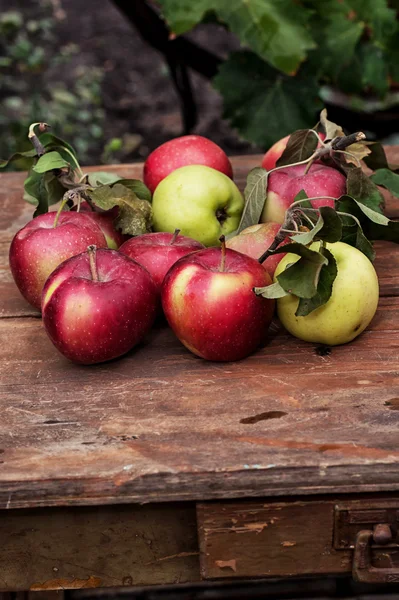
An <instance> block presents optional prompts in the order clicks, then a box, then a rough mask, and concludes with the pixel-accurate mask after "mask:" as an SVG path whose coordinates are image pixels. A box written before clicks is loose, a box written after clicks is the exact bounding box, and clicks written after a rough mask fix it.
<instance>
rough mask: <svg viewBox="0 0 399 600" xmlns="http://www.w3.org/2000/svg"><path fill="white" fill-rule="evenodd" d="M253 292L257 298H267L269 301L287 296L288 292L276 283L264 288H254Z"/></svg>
mask: <svg viewBox="0 0 399 600" xmlns="http://www.w3.org/2000/svg"><path fill="white" fill-rule="evenodd" d="M254 292H255V294H256V295H257V296H262V297H263V298H268V299H269V300H273V299H276V298H283V297H284V296H288V292H286V291H285V290H284V289H283V288H282V287H281V285H280V284H279V282H278V281H276V283H272V284H271V285H267V286H265V287H256V288H254Z"/></svg>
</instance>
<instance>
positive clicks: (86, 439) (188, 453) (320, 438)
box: [0, 298, 399, 507]
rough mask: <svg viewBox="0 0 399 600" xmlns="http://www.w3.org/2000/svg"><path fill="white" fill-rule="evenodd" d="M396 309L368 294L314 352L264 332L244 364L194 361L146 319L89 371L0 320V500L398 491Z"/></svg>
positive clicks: (40, 335)
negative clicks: (132, 344)
mask: <svg viewBox="0 0 399 600" xmlns="http://www.w3.org/2000/svg"><path fill="white" fill-rule="evenodd" d="M398 310H399V306H398V299H396V298H384V299H382V305H381V307H380V309H379V311H378V314H377V317H376V319H375V321H374V323H373V328H372V330H371V331H368V332H366V333H364V334H363V335H362V336H360V337H359V338H358V339H357V340H356V341H354V342H353V343H352V344H350V345H347V346H341V347H337V348H334V349H333V350H332V352H331V354H330V355H328V356H319V355H318V353H317V352H316V351H315V350H316V349H315V347H314V346H313V345H312V344H306V343H304V342H300V341H299V340H296V339H294V338H292V337H291V336H289V335H287V334H285V333H284V332H283V331H281V330H277V331H276V329H275V330H274V334H273V336H271V338H270V340H269V342H268V344H267V345H266V346H265V347H264V348H263V349H261V350H260V351H258V352H257V353H256V354H254V355H253V356H251V357H249V358H248V359H246V360H245V361H241V362H238V363H229V364H214V363H208V362H205V361H203V360H201V359H198V358H196V357H194V356H193V355H191V354H190V353H189V352H188V351H186V350H185V349H184V348H183V347H182V346H181V345H180V344H179V342H178V341H177V340H175V338H174V336H173V334H172V332H171V331H170V330H168V329H167V328H166V327H165V326H159V327H158V328H156V329H154V330H153V332H152V334H151V335H150V336H149V338H148V339H147V341H146V342H145V343H144V344H143V345H142V346H141V347H140V348H138V349H137V350H136V351H133V352H131V353H130V354H128V355H127V356H125V357H123V358H122V359H120V360H118V361H114V362H111V363H107V364H106V365H98V366H95V367H91V368H87V367H81V366H77V365H74V364H72V363H70V362H69V361H67V360H66V359H64V358H63V357H62V356H60V355H59V354H58V353H57V352H56V351H55V350H54V348H53V347H52V345H51V343H50V342H49V340H48V339H47V337H46V335H45V332H44V331H43V328H42V324H41V322H40V320H39V319H27V318H26V319H1V320H0V337H1V339H2V340H4V343H3V344H2V345H1V347H0V368H1V373H2V379H1V384H0V410H1V413H2V422H1V425H0V448H1V449H2V450H3V452H2V454H1V461H2V463H1V464H0V482H1V486H0V505H1V506H3V507H6V506H8V507H23V506H35V505H46V504H62V503H66V502H67V503H70V502H73V503H77V504H79V503H82V504H85V503H94V502H98V501H101V502H102V503H109V502H127V501H129V500H134V501H139V502H141V501H144V502H146V501H151V500H154V499H155V498H157V499H158V500H162V501H166V500H173V499H201V498H218V497H223V496H224V497H234V496H242V495H249V496H251V495H278V494H280V495H281V494H295V493H299V492H303V493H322V492H325V491H327V490H330V491H343V490H347V491H355V490H358V489H362V490H394V489H398V488H399V463H398V459H399V448H398V434H397V426H398V423H399V421H398V419H399V411H397V410H395V409H396V408H397V403H398V400H397V398H399V377H398V371H399V368H398V367H399V360H398V353H397V347H398V345H399V331H398V329H397V323H398V322H399V318H398V316H399V315H398ZM389 403H390V404H389ZM276 413H277V414H278V417H279V418H275V417H276Z"/></svg>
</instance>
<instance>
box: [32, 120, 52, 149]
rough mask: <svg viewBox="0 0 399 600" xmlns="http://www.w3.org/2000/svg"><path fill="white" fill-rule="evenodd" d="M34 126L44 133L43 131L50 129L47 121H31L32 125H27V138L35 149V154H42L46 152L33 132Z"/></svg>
mask: <svg viewBox="0 0 399 600" xmlns="http://www.w3.org/2000/svg"><path fill="white" fill-rule="evenodd" d="M36 127H39V131H40V133H44V132H45V131H47V130H48V129H50V125H48V123H32V125H30V127H29V132H28V139H29V141H30V143H31V144H32V145H33V147H34V149H35V150H36V153H37V155H38V156H43V154H45V153H46V149H45V147H44V146H43V144H42V143H41V141H40V140H39V138H38V137H37V135H36V133H35V128H36Z"/></svg>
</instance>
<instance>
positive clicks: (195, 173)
mask: <svg viewBox="0 0 399 600" xmlns="http://www.w3.org/2000/svg"><path fill="white" fill-rule="evenodd" d="M243 208H244V199H243V197H242V195H241V192H240V190H239V189H238V187H237V186H236V184H235V183H234V182H233V181H232V180H231V179H230V178H229V177H227V175H224V174H223V173H220V171H216V170H215V169H212V168H211V167H206V166H204V165H191V166H188V167H181V168H180V169H176V170H175V171H173V172H172V173H170V175H168V176H167V177H165V179H163V180H162V181H161V183H160V184H159V185H158V186H157V189H156V190H155V193H154V196H153V199H152V210H153V219H154V229H155V231H168V232H170V233H173V232H174V231H175V229H180V231H181V233H182V235H185V236H187V237H191V238H193V239H194V240H197V241H198V242H201V243H202V244H204V245H205V246H215V245H218V244H219V238H220V236H221V235H227V234H228V233H232V232H233V231H234V230H235V229H237V227H238V224H239V222H240V217H241V214H242V211H243Z"/></svg>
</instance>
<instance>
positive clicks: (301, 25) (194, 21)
mask: <svg viewBox="0 0 399 600" xmlns="http://www.w3.org/2000/svg"><path fill="white" fill-rule="evenodd" d="M159 3H160V5H161V7H162V9H163V15H164V17H165V18H166V21H167V22H168V24H169V25H170V27H171V30H172V32H173V33H175V34H176V35H180V34H182V33H185V32H187V31H189V30H190V29H192V28H193V27H194V26H195V25H198V23H200V22H201V21H202V19H203V18H204V17H205V16H207V14H209V13H216V15H217V18H218V20H219V22H223V23H225V24H227V25H228V26H229V28H230V30H231V31H232V32H233V33H234V34H235V35H237V36H238V38H239V39H240V41H241V44H242V45H245V46H247V47H249V48H251V50H253V51H254V52H255V53H256V54H257V55H259V56H260V57H261V58H262V59H264V60H265V61H267V62H268V63H270V64H271V65H273V67H275V68H276V69H279V70H281V71H283V72H284V73H286V74H287V75H293V74H294V73H295V72H296V71H297V69H298V68H299V66H300V64H301V63H302V62H303V60H304V59H305V58H306V54H307V51H308V50H310V49H312V48H315V47H316V44H315V42H314V40H313V38H312V36H311V34H310V28H309V21H310V18H311V14H312V13H311V11H306V10H304V9H303V7H302V6H300V5H299V4H298V5H297V4H296V3H295V2H292V0H279V1H278V2H276V1H275V0H262V1H261V2H248V0H219V2H216V3H215V1H214V0H196V1H195V2H192V1H191V0H184V1H182V0H159Z"/></svg>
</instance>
